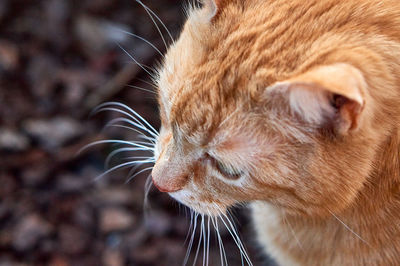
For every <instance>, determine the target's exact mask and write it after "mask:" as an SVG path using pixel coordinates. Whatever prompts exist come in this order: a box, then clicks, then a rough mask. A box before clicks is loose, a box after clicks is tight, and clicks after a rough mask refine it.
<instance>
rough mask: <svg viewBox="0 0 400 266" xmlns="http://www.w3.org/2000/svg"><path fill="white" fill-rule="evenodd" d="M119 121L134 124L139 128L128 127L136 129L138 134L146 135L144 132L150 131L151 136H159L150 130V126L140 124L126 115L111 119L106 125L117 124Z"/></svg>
mask: <svg viewBox="0 0 400 266" xmlns="http://www.w3.org/2000/svg"><path fill="white" fill-rule="evenodd" d="M119 122H123V123H127V124H129V125H132V126H134V127H136V128H138V129H136V128H134V127H128V129H131V130H132V131H135V132H136V133H138V134H140V135H143V136H146V135H145V134H144V133H148V134H150V135H151V138H156V137H157V135H156V134H154V133H153V132H152V131H151V130H149V129H148V128H146V127H144V126H143V125H141V124H138V123H136V122H135V121H132V120H130V119H128V118H126V117H118V118H114V119H113V120H111V121H110V122H108V123H107V125H106V126H105V127H106V128H107V127H110V126H113V125H115V124H116V123H119ZM139 129H140V130H142V131H140V130H139Z"/></svg>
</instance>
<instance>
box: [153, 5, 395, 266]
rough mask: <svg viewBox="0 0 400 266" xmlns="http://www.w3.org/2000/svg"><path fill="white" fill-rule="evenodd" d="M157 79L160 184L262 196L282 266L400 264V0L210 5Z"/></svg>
mask: <svg viewBox="0 0 400 266" xmlns="http://www.w3.org/2000/svg"><path fill="white" fill-rule="evenodd" d="M188 13H189V14H188V18H187V21H186V23H185V25H184V27H183V29H182V32H181V35H180V37H179V38H178V40H177V41H176V42H174V43H173V44H172V45H171V46H170V47H169V49H168V51H167V53H166V55H165V58H164V61H163V63H162V65H161V67H160V68H159V73H158V78H157V85H158V101H159V107H160V117H161V123H162V126H161V129H160V134H159V136H158V139H157V143H156V155H155V160H156V162H155V165H154V168H153V170H152V180H153V184H154V185H155V186H156V187H157V188H158V189H159V190H160V191H162V192H166V193H168V194H169V195H170V196H171V197H172V198H174V199H176V200H177V201H179V202H180V203H182V204H184V205H187V206H189V207H190V208H191V209H193V210H194V211H196V212H198V213H200V214H203V215H210V216H212V217H216V216H219V215H221V214H223V213H225V211H226V210H227V209H228V208H229V207H230V206H233V205H235V204H237V203H243V202H247V203H250V204H251V208H252V218H253V224H254V227H255V231H256V235H257V238H258V241H259V243H260V244H261V245H262V247H263V249H264V250H265V252H266V253H268V254H269V255H270V256H272V257H273V258H274V259H275V260H276V261H277V263H279V264H280V265H400V157H399V155H400V1H398V0H394V1H392V0H310V1H303V0H269V1H267V0H207V1H204V3H203V5H202V6H201V7H199V8H192V9H191V10H190V11H189V12H188Z"/></svg>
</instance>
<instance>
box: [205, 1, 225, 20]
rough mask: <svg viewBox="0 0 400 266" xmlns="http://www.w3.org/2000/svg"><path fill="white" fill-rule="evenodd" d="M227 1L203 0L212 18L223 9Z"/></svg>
mask: <svg viewBox="0 0 400 266" xmlns="http://www.w3.org/2000/svg"><path fill="white" fill-rule="evenodd" d="M226 1H227V0H203V3H204V6H205V7H206V8H207V10H208V11H207V12H208V13H209V14H210V18H211V19H212V18H214V17H215V16H216V15H217V14H218V12H220V11H221V9H222V7H223V6H224V4H225V2H226Z"/></svg>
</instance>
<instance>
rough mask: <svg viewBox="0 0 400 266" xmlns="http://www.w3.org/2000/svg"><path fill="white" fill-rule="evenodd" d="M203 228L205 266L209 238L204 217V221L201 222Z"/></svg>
mask: <svg viewBox="0 0 400 266" xmlns="http://www.w3.org/2000/svg"><path fill="white" fill-rule="evenodd" d="M201 227H202V229H201V230H202V231H203V239H204V241H203V266H205V262H206V250H207V238H206V233H207V232H206V228H205V222H204V215H203V219H202V220H201Z"/></svg>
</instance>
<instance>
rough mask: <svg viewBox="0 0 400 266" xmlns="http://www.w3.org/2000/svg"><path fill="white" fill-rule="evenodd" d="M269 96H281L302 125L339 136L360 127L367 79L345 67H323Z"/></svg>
mask: <svg viewBox="0 0 400 266" xmlns="http://www.w3.org/2000/svg"><path fill="white" fill-rule="evenodd" d="M267 93H268V94H271V95H270V96H272V94H274V93H278V94H279V95H282V96H283V97H284V98H285V99H286V102H287V104H288V105H289V109H290V112H291V114H292V115H295V116H296V117H298V118H299V119H301V120H302V121H304V122H306V123H309V125H311V126H313V127H318V128H323V129H327V130H329V131H333V132H335V133H338V134H340V135H347V134H348V133H350V132H354V131H356V130H357V129H358V128H359V127H360V125H361V123H362V121H363V119H364V117H365V107H366V104H367V102H368V101H367V97H368V92H367V84H366V82H365V79H364V76H363V75H362V73H361V72H360V71H359V70H358V69H357V68H355V67H353V66H351V65H348V64H344V63H340V64H334V65H328V66H321V67H318V68H315V69H312V70H310V71H308V72H306V73H303V74H301V75H298V76H296V77H294V78H291V79H288V80H286V81H283V82H278V83H276V84H275V85H273V86H272V87H270V88H269V89H268V90H267Z"/></svg>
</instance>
